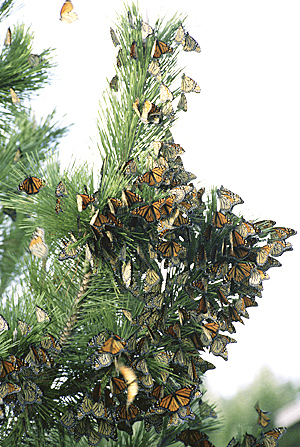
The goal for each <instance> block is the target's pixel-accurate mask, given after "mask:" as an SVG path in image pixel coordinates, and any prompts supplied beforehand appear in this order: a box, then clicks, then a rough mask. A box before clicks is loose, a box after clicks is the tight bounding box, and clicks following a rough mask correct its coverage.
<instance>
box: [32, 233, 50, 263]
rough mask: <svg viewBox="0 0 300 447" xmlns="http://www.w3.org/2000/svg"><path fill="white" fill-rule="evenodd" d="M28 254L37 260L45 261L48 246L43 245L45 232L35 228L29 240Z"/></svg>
mask: <svg viewBox="0 0 300 447" xmlns="http://www.w3.org/2000/svg"><path fill="white" fill-rule="evenodd" d="M28 249H29V251H30V253H32V254H33V255H34V256H37V257H38V258H41V259H45V258H46V257H47V256H48V251H49V250H48V246H47V245H46V244H45V230H44V229H43V228H39V227H38V228H37V229H36V230H35V231H34V233H33V235H32V238H31V241H30V243H29V247H28Z"/></svg>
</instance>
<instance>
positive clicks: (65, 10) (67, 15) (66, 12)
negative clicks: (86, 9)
mask: <svg viewBox="0 0 300 447" xmlns="http://www.w3.org/2000/svg"><path fill="white" fill-rule="evenodd" d="M60 20H61V21H62V22H64V23H73V22H75V21H76V20H78V15H77V14H76V12H74V11H73V4H72V2H71V0H66V1H65V3H64V4H63V6H62V8H61V10H60Z"/></svg>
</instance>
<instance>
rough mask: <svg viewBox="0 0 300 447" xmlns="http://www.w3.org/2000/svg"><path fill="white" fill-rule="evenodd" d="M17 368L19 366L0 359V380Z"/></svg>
mask: <svg viewBox="0 0 300 447" xmlns="http://www.w3.org/2000/svg"><path fill="white" fill-rule="evenodd" d="M18 369H19V368H18V367H16V366H15V365H14V364H13V363H12V362H9V361H7V360H3V359H0V380H2V379H4V378H5V377H6V376H7V375H8V374H10V373H12V372H14V371H17V370H18Z"/></svg>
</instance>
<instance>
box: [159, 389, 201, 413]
mask: <svg viewBox="0 0 300 447" xmlns="http://www.w3.org/2000/svg"><path fill="white" fill-rule="evenodd" d="M193 394H194V388H191V387H185V388H181V389H180V390H177V391H175V393H172V394H168V395H167V396H165V397H163V398H162V399H160V400H159V401H158V403H157V406H158V407H159V408H165V409H166V410H168V411H170V412H171V413H175V412H176V411H177V410H178V409H179V408H180V407H185V406H186V405H189V404H190V403H191V401H192V397H193Z"/></svg>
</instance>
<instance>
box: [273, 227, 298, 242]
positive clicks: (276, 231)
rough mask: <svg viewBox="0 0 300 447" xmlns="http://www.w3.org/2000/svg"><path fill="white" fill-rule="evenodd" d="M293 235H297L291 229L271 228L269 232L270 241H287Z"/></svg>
mask: <svg viewBox="0 0 300 447" xmlns="http://www.w3.org/2000/svg"><path fill="white" fill-rule="evenodd" d="M294 234H297V231H295V230H293V229H292V228H285V227H275V228H272V230H271V231H270V239H271V240H272V241H273V240H278V239H279V240H282V239H287V238H288V237H290V236H293V235H294Z"/></svg>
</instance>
